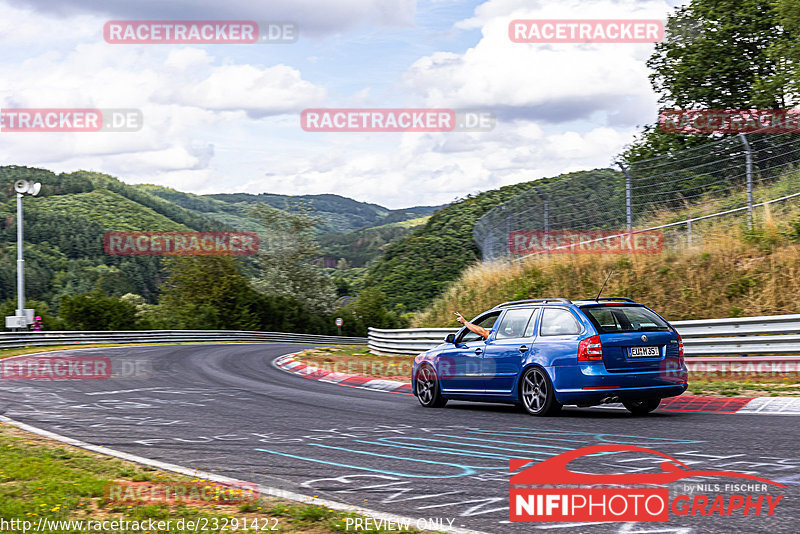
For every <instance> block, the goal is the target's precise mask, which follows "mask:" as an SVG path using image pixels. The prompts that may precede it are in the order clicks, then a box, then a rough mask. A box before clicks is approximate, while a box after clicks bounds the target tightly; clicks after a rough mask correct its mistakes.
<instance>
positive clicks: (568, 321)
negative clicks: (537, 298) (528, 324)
mask: <svg viewBox="0 0 800 534" xmlns="http://www.w3.org/2000/svg"><path fill="white" fill-rule="evenodd" d="M540 333H541V335H543V336H568V335H575V334H580V333H581V325H580V324H579V323H578V320H577V319H575V316H574V315H572V314H571V313H570V312H568V311H567V310H565V309H563V308H545V310H544V312H543V313H542V327H541V330H540Z"/></svg>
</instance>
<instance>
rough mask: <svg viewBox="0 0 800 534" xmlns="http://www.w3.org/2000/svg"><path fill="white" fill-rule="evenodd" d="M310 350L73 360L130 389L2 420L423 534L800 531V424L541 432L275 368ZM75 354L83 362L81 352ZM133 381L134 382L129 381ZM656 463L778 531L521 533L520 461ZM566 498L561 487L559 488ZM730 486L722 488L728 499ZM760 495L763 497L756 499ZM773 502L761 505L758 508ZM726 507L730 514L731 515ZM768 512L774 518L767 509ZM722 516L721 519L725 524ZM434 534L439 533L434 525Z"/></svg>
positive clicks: (612, 414)
mask: <svg viewBox="0 0 800 534" xmlns="http://www.w3.org/2000/svg"><path fill="white" fill-rule="evenodd" d="M303 348H308V346H298V345H267V344H264V345H244V344H235V345H174V346H152V347H147V346H145V347H120V348H104V349H92V350H90V351H73V352H71V353H72V354H75V355H78V354H80V355H89V354H93V355H102V356H106V357H109V358H110V359H111V361H112V364H113V369H114V372H115V375H125V376H117V377H116V378H113V377H112V378H111V379H107V380H81V381H49V382H48V381H16V380H0V413H3V414H4V415H6V416H7V417H10V418H12V419H14V420H16V421H20V422H23V423H27V424H29V425H32V426H36V427H39V428H43V429H46V430H50V431H52V432H56V433H58V434H62V435H65V436H68V437H71V438H75V439H80V440H83V441H87V442H90V443H93V444H98V445H103V446H104V447H109V448H112V449H115V450H118V451H124V452H127V453H131V454H135V455H138V456H143V457H146V458H150V459H155V460H161V461H165V462H169V463H173V464H179V465H182V466H186V467H190V468H196V469H202V470H205V471H211V472H214V473H218V474H223V475H227V476H231V477H235V478H238V479H242V480H247V481H250V482H256V483H259V484H262V485H265V486H271V487H276V488H280V489H284V490H288V491H293V492H297V493H301V494H304V495H309V496H319V497H320V498H326V499H330V500H333V501H338V502H344V503H349V504H353V505H357V506H361V507H364V508H368V509H371V510H378V511H382V512H388V513H392V514H397V515H401V516H404V517H409V518H413V519H419V518H425V519H426V520H440V521H441V522H442V524H444V525H448V524H452V525H453V526H454V527H461V528H466V529H474V530H477V531H482V532H492V533H496V532H530V531H534V532H537V531H551V532H565V533H566V532H569V533H576V532H581V533H582V532H587V533H610V532H628V533H645V532H676V533H692V532H697V533H704V532H719V533H729V532H765V533H766V532H769V533H773V534H774V533H778V532H787V533H796V532H798V531H800V527H798V519H800V425H799V423H800V419H798V418H797V417H790V416H770V415H743V414H736V415H734V414H698V413H678V412H657V413H654V414H651V415H650V416H647V417H632V416H630V415H629V414H628V413H627V412H626V411H621V410H611V409H565V410H564V411H563V412H562V414H561V415H559V416H557V417H553V418H534V417H530V416H528V415H525V414H523V413H522V412H520V411H517V410H516V409H515V408H514V407H512V406H503V405H487V404H470V403H457V402H451V403H450V404H449V405H448V406H447V407H446V408H442V409H425V408H422V407H421V406H420V405H419V403H418V402H417V400H416V399H415V398H414V397H412V396H409V395H402V394H396V393H383V392H376V391H367V390H362V389H357V388H351V387H344V386H340V385H335V384H327V383H324V382H317V381H312V380H306V379H303V378H301V377H298V376H294V375H291V374H288V373H286V372H284V371H282V370H279V369H277V368H275V367H274V366H273V365H272V361H273V360H274V359H275V358H276V357H278V356H281V355H284V354H287V353H291V352H296V351H298V350H301V349H303ZM67 353H70V352H67ZM131 369H135V370H136V372H135V373H131V372H129V371H130V370H131ZM598 444H630V445H637V446H641V447H647V448H652V449H655V450H658V451H660V452H663V453H666V454H668V455H670V456H672V457H674V458H676V459H678V460H680V461H682V462H684V463H686V464H687V465H689V466H690V467H691V468H692V469H704V470H728V471H737V472H740V473H751V474H756V475H759V476H762V477H765V478H768V479H771V480H773V481H777V482H781V483H783V484H785V485H786V488H777V487H773V486H769V488H768V489H767V493H769V494H770V495H773V496H777V495H783V497H782V498H781V501H779V502H778V504H777V507H776V508H775V511H774V515H773V516H771V517H770V516H767V515H766V509H764V510H762V511H761V514H760V515H756V514H755V509H751V512H750V514H749V515H747V516H745V515H743V513H742V511H741V510H738V511H733V514H732V515H731V516H720V515H719V514H718V513H715V514H714V515H712V516H702V515H699V513H700V511H708V510H709V509H710V508H711V506H708V507H705V506H700V507H699V508H698V509H697V510H696V515H694V516H692V515H680V516H679V515H676V514H674V513H671V514H670V520H669V522H666V523H665V522H639V523H635V524H633V523H594V524H590V523H580V524H575V523H572V524H565V523H510V522H509V521H508V514H509V512H508V500H509V496H508V495H509V493H508V492H509V484H508V480H509V475H510V474H509V470H508V467H509V459H510V458H530V459H537V460H543V459H546V458H550V457H552V456H554V455H557V454H559V453H562V452H566V451H569V450H572V449H576V448H579V447H584V446H589V445H598ZM662 460H663V458H660V457H654V456H652V455H648V454H632V453H622V454H608V455H599V456H592V457H588V458H584V459H582V460H579V461H576V464H575V465H573V464H570V467H571V468H572V469H573V470H577V471H585V472H594V473H631V474H634V473H648V472H660V468H659V463H660V462H661V461H662ZM553 482H554V483H557V482H558V481H553ZM747 482H748V481H747V480H744V479H734V478H728V479H722V478H692V479H684V480H681V481H678V482H674V483H672V484H670V485H669V488H670V497H671V498H674V497H675V496H678V495H680V494H687V495H688V496H689V497H690V500H691V499H693V498H694V495H696V494H703V495H707V496H708V499H709V504H710V503H711V501H713V500H714V499H715V498H716V496H718V495H720V494H721V495H723V502H726V503H727V502H728V499H729V497H730V494H732V493H740V494H748V492H746V491H745V492H741V491H736V490H734V489H726V488H725V487H724V486H725V484H739V483H747ZM714 485H718V486H719V487H718V488H714ZM751 493H752V492H751ZM760 493H761V492H760V491H756V492H755V493H754V495H755V497H757V496H758V495H759V494H760ZM725 506H727V505H725ZM764 508H766V506H765V507H764ZM718 511H719V510H718ZM430 524H434V523H430Z"/></svg>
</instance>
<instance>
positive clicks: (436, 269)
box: [367, 169, 619, 311]
mask: <svg viewBox="0 0 800 534" xmlns="http://www.w3.org/2000/svg"><path fill="white" fill-rule="evenodd" d="M609 180H616V181H619V176H618V174H617V173H615V172H614V171H610V170H608V169H595V170H591V171H581V172H573V173H567V174H562V175H559V176H556V177H552V178H543V179H541V180H535V181H531V182H523V183H519V184H514V185H509V186H505V187H501V188H500V189H495V190H492V191H486V192H483V193H480V194H478V195H475V196H468V197H467V198H465V199H463V200H460V201H457V202H454V203H452V204H450V205H449V206H446V207H444V208H442V209H441V210H439V211H437V212H436V213H434V214H433V216H432V217H430V219H428V221H427V223H426V224H425V226H423V227H421V228H418V229H417V230H415V231H414V232H413V233H411V234H410V235H409V236H407V237H405V238H403V239H400V240H398V241H396V242H394V243H392V244H390V245H389V246H387V247H386V248H385V250H384V253H383V255H382V256H381V257H380V258H379V259H378V260H377V261H376V262H375V263H373V264H372V266H371V267H370V269H369V273H368V276H367V283H368V285H376V286H378V287H380V289H381V291H383V292H384V293H385V294H386V297H387V304H388V305H390V306H397V305H400V306H401V308H402V309H404V310H406V311H415V310H419V309H422V308H423V307H424V306H425V305H427V304H428V303H430V302H431V301H432V300H433V299H434V298H435V297H437V296H439V295H440V293H441V292H442V291H443V290H444V289H445V288H446V287H447V286H448V285H450V284H451V283H452V282H453V281H454V280H456V279H457V278H458V277H459V276H460V274H461V272H462V271H463V269H464V268H465V267H466V266H467V265H469V264H471V263H473V262H475V261H477V260H478V259H479V250H478V247H477V246H476V244H475V242H474V240H473V236H472V229H473V227H474V226H475V221H477V220H478V218H479V217H480V216H481V215H483V214H484V213H486V212H487V211H489V210H490V209H492V208H493V207H495V206H497V205H498V204H501V203H503V202H505V201H507V200H510V199H511V198H513V197H515V196H516V195H519V194H521V193H524V192H526V191H528V190H530V189H531V188H532V187H533V186H534V185H536V186H542V185H547V184H552V186H555V187H560V185H559V184H563V187H564V188H565V189H566V190H568V191H570V193H573V194H578V195H580V194H581V193H585V195H586V197H591V195H592V192H593V191H595V190H596V188H597V187H598V186H601V185H607V182H608V181H609Z"/></svg>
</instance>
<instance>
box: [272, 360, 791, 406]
mask: <svg viewBox="0 0 800 534" xmlns="http://www.w3.org/2000/svg"><path fill="white" fill-rule="evenodd" d="M294 356H296V353H295V354H287V355H286V356H281V357H280V358H278V359H276V360H275V361H274V362H273V363H274V364H275V366H276V367H278V368H279V369H282V370H284V371H286V372H289V373H292V374H295V375H297V376H301V377H303V378H307V379H309V380H318V381H320V382H329V383H331V384H339V385H342V386H349V387H355V388H361V389H371V390H375V391H384V392H389V393H400V394H403V395H410V394H411V384H408V383H406V382H398V381H396V380H377V379H374V378H369V377H366V376H361V375H350V374H347V373H337V372H335V371H329V370H327V369H322V368H321V367H316V366H313V365H308V364H306V363H303V362H301V361H298V360H295V359H294ZM595 408H600V409H604V408H611V409H622V410H624V409H625V407H624V406H623V405H622V404H618V403H614V404H604V405H602V406H595ZM656 411H657V412H692V413H723V414H767V415H800V397H695V396H690V395H681V396H679V397H669V398H666V399H663V400H662V401H661V405H660V406H659V407H658V409H657V410H656Z"/></svg>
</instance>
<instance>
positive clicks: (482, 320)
mask: <svg viewBox="0 0 800 534" xmlns="http://www.w3.org/2000/svg"><path fill="white" fill-rule="evenodd" d="M498 317H500V312H492V313H490V314H487V315H484V316H482V317H479V318H478V319H476V320H475V322H472V321H470V322H472V324H475V325H477V326H481V327H483V328H485V329H486V330H491V329H492V327H493V326H494V323H495V321H497V318H498ZM482 339H483V338H482V337H481V336H479V335H478V334H476V333H475V332H471V331H470V330H465V331H464V333H462V334H461V339H456V343H469V342H471V341H480V340H482Z"/></svg>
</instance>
